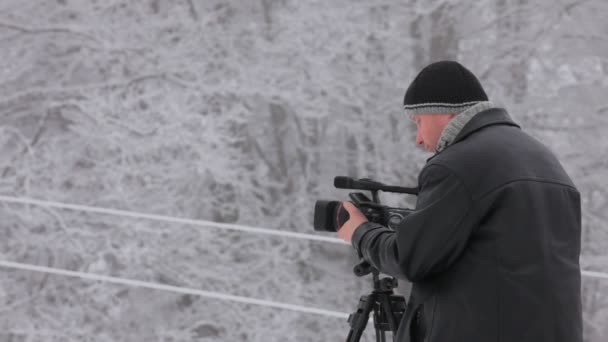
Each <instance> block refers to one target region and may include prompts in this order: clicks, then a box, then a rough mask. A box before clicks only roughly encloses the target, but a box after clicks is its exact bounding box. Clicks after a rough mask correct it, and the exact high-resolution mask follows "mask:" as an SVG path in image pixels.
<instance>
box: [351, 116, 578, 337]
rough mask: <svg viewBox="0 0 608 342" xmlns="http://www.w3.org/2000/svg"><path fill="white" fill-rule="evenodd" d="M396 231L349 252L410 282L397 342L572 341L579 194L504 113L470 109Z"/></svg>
mask: <svg viewBox="0 0 608 342" xmlns="http://www.w3.org/2000/svg"><path fill="white" fill-rule="evenodd" d="M418 182H419V183H418V186H419V191H420V193H419V194H418V199H417V203H416V208H415V210H414V211H413V213H412V214H410V215H409V216H407V217H406V218H405V219H404V220H403V222H402V223H401V224H400V225H399V226H398V227H397V229H396V230H394V231H393V230H390V229H388V228H386V227H383V226H381V225H379V224H375V223H370V222H368V223H364V224H362V225H361V226H359V227H358V228H357V230H356V231H355V233H354V235H353V239H352V243H353V247H355V249H357V250H358V251H359V252H360V253H362V255H363V256H364V258H365V259H366V260H367V261H368V262H370V263H371V264H372V265H374V266H375V267H376V268H377V269H379V270H380V272H382V273H385V274H388V275H392V276H394V277H396V278H400V279H407V280H409V281H411V282H412V283H413V287H412V292H411V294H410V298H409V301H408V306H407V311H406V313H405V315H404V316H403V319H402V320H401V322H400V325H399V330H398V332H397V335H396V341H399V342H406V341H425V342H446V341H456V342H473V341H483V342H488V341H492V342H541V341H546V342H581V341H582V314H581V297H580V290H581V288H580V287H581V271H580V266H579V256H580V244H581V205H580V194H579V192H578V191H577V189H576V188H575V186H574V184H573V183H572V181H571V179H570V178H569V177H568V175H567V174H566V172H565V171H564V169H563V168H562V166H561V165H560V163H559V161H558V160H557V159H556V157H555V156H554V155H553V153H552V152H551V151H550V150H549V149H547V148H546V147H545V146H543V145H542V144H541V143H540V142H538V141H537V140H535V139H534V138H532V137H531V136H529V135H527V134H526V133H524V132H523V131H522V130H521V129H520V127H519V126H518V125H517V124H515V123H514V122H513V121H512V120H511V119H510V117H509V115H508V114H507V112H506V111H504V110H503V109H498V108H494V109H490V110H487V111H483V112H480V113H479V114H477V115H476V116H475V117H473V118H472V119H471V121H469V122H468V123H467V124H466V126H465V127H464V128H463V129H462V131H461V132H460V133H459V135H458V136H457V137H456V139H455V140H454V142H453V143H452V144H451V145H450V146H448V147H447V148H445V149H444V150H443V151H442V152H440V153H437V154H436V155H434V156H433V157H431V158H429V159H428V160H427V164H426V165H425V166H424V168H423V170H422V171H421V173H420V176H419V180H418Z"/></svg>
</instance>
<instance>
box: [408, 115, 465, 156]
mask: <svg viewBox="0 0 608 342" xmlns="http://www.w3.org/2000/svg"><path fill="white" fill-rule="evenodd" d="M454 116H455V114H418V115H413V116H412V120H413V121H414V122H415V123H416V127H417V128H418V133H417V134H416V144H417V145H420V146H422V147H423V148H424V149H425V150H427V151H429V152H435V151H436V149H437V142H438V141H439V138H440V137H441V133H443V129H444V128H445V126H446V125H447V124H448V122H449V121H450V119H452V118H453V117H454Z"/></svg>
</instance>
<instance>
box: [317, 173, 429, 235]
mask: <svg viewBox="0 0 608 342" xmlns="http://www.w3.org/2000/svg"><path fill="white" fill-rule="evenodd" d="M334 187H336V188H337V189H352V190H369V191H371V192H372V199H370V198H369V197H367V196H366V195H365V194H363V193H361V192H352V193H350V194H349V195H348V196H349V197H350V199H351V200H352V202H353V204H354V205H355V206H356V207H357V208H358V209H359V210H360V211H361V212H362V213H363V215H365V217H366V218H367V219H368V220H369V221H370V222H374V223H379V224H381V225H383V226H385V227H388V228H391V229H395V228H396V227H397V225H399V223H401V221H402V220H403V219H404V218H405V217H406V216H407V215H409V214H410V213H411V212H412V209H405V208H391V207H388V206H385V205H382V204H380V199H379V197H378V191H384V192H395V193H405V194H412V195H417V194H418V188H404V187H398V186H390V185H384V184H382V183H380V182H376V181H373V180H371V179H369V178H362V179H358V180H355V179H353V178H350V177H344V176H338V177H335V178H334ZM314 216H315V217H314V225H313V226H314V230H316V231H322V232H337V231H338V229H339V228H340V227H341V226H342V225H343V224H344V223H345V222H346V221H348V219H349V214H348V211H346V209H344V208H343V207H342V202H341V201H317V202H315V211H314Z"/></svg>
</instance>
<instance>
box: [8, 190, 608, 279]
mask: <svg viewBox="0 0 608 342" xmlns="http://www.w3.org/2000/svg"><path fill="white" fill-rule="evenodd" d="M0 201H4V202H9V203H20V204H34V205H39V206H44V207H54V208H60V209H66V210H76V211H85V212H92V213H100V214H108V215H117V216H127V217H133V218H144V219H150V220H158V221H164V222H172V223H183V224H190V225H195V226H203V227H214V228H219V229H226V230H239V231H245V232H250V233H259V234H267V235H278V236H284V237H290V238H296V239H304V240H313V241H323V242H332V243H337V244H346V242H344V241H343V240H341V239H338V238H331V237H326V236H319V235H311V234H304V233H294V232H283V231H279V230H275V229H267V228H257V227H250V226H243V225H237V224H228V223H218V222H213V221H205V220H192V219H184V218H179V217H172V216H164V215H154V214H145V213H137V212H132V211H126V210H117V209H108V208H100V207H91V206H86V205H78V204H68V203H60V202H53V201H41V200H37V199H32V198H26V197H13V196H3V195H0ZM581 274H582V275H584V276H587V277H593V278H603V279H608V273H603V272H594V271H586V270H582V271H581Z"/></svg>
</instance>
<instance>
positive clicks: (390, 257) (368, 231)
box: [352, 164, 477, 282]
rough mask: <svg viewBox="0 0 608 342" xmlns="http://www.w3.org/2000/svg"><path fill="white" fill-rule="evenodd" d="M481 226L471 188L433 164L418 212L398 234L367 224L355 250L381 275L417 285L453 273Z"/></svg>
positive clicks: (427, 170)
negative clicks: (432, 277) (468, 243)
mask: <svg viewBox="0 0 608 342" xmlns="http://www.w3.org/2000/svg"><path fill="white" fill-rule="evenodd" d="M476 223H477V218H476V215H475V211H474V210H473V202H472V199H471V196H470V194H469V193H468V191H467V189H466V188H465V185H464V184H463V183H462V182H461V181H460V179H459V178H458V177H457V176H456V175H454V174H453V173H452V172H451V171H450V170H449V169H448V168H447V167H445V166H442V165H439V164H431V165H428V166H426V167H425V168H424V170H422V172H421V174H420V179H419V194H418V200H417V202H416V208H415V210H414V211H413V212H412V213H411V214H409V215H408V216H406V217H405V219H404V220H403V221H402V222H401V223H400V224H399V225H398V226H397V227H396V229H395V230H392V229H389V228H386V227H383V226H382V225H380V224H377V223H371V222H366V223H363V224H362V225H361V226H359V227H358V228H357V229H356V230H355V233H354V234H353V237H352V245H353V247H354V248H355V249H356V250H357V251H358V252H359V253H360V254H361V255H362V256H363V258H364V259H365V260H366V261H368V262H369V263H370V264H371V265H373V266H374V267H376V268H377V269H378V270H379V271H380V272H382V273H385V274H389V275H391V276H394V277H396V278H401V279H404V278H405V279H407V280H409V281H412V282H417V281H422V280H424V279H425V278H426V277H428V276H432V275H434V274H437V273H441V272H443V271H445V270H446V269H448V268H449V267H450V266H451V265H452V263H453V262H454V261H455V260H456V259H457V258H458V256H459V255H460V254H461V252H462V251H463V249H464V247H465V246H466V244H467V241H468V239H469V236H470V235H471V232H472V231H473V229H474V227H475V225H476Z"/></svg>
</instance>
